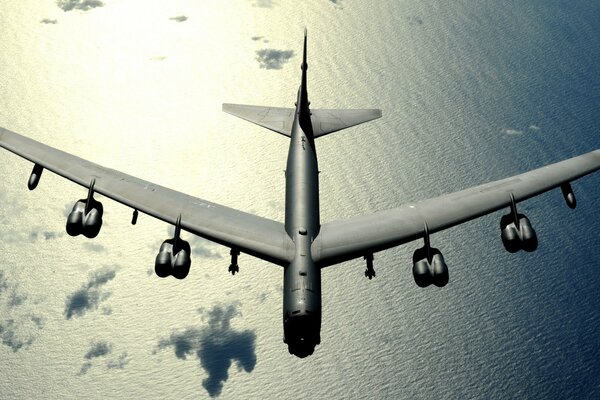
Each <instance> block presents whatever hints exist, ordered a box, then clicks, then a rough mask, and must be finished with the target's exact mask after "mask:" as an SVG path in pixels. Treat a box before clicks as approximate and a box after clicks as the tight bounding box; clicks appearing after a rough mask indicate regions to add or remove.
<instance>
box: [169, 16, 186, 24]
mask: <svg viewBox="0 0 600 400" xmlns="http://www.w3.org/2000/svg"><path fill="white" fill-rule="evenodd" d="M169 19H170V20H171V21H175V22H185V21H187V20H188V17H186V16H185V15H178V16H176V17H171V18H169Z"/></svg>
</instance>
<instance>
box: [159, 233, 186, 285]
mask: <svg viewBox="0 0 600 400" xmlns="http://www.w3.org/2000/svg"><path fill="white" fill-rule="evenodd" d="M191 253H192V251H191V247H190V244H189V243H188V242H186V241H185V240H183V239H180V238H171V239H167V240H165V241H164V242H163V243H162V245H161V246H160V250H159V251H158V254H157V255H156V261H155V262H154V272H156V275H158V276H159V277H161V278H166V277H167V276H169V275H173V276H174V277H175V278H177V279H184V278H185V277H186V276H188V273H189V272H190V266H191V265H192V259H191Z"/></svg>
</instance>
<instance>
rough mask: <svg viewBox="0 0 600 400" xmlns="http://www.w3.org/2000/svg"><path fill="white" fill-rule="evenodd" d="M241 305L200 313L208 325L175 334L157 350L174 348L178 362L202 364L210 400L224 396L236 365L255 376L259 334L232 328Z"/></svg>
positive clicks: (230, 305) (214, 308)
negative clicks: (257, 336) (257, 337)
mask: <svg viewBox="0 0 600 400" xmlns="http://www.w3.org/2000/svg"><path fill="white" fill-rule="evenodd" d="M239 305H240V303H239V302H234V303H232V304H229V305H227V306H225V305H221V304H217V305H215V306H214V307H213V308H212V309H211V310H209V311H204V310H203V309H200V310H199V312H200V313H201V315H202V319H203V320H207V325H204V326H202V327H200V328H197V327H188V328H186V329H184V330H183V331H179V332H177V331H174V332H172V333H171V335H170V336H169V337H168V338H166V339H162V340H160V341H159V343H158V349H166V348H169V347H172V348H173V350H174V352H175V356H176V357H177V358H179V359H182V360H185V359H187V358H188V357H193V356H195V357H196V358H197V359H198V360H199V362H200V366H201V367H202V368H203V369H204V370H205V371H206V373H207V374H208V376H207V377H206V378H205V379H204V380H203V381H202V386H203V387H204V388H205V389H206V391H207V392H208V394H209V395H210V396H211V397H216V396H219V395H220V394H221V391H222V390H223V385H224V384H225V382H226V381H227V379H229V368H230V367H231V364H232V363H233V362H235V363H236V365H237V367H238V370H242V369H243V370H244V371H246V372H252V371H253V370H254V367H255V366H256V334H255V333H254V332H253V331H250V330H245V331H237V330H235V329H233V328H232V327H231V320H232V319H233V318H234V317H236V316H239V315H240V312H239V310H238V307H239Z"/></svg>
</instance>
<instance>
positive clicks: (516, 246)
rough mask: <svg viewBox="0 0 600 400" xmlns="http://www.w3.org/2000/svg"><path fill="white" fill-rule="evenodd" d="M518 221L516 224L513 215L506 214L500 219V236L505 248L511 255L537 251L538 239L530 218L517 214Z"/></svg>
mask: <svg viewBox="0 0 600 400" xmlns="http://www.w3.org/2000/svg"><path fill="white" fill-rule="evenodd" d="M517 221H518V223H515V218H514V216H513V214H512V213H510V214H506V215H504V216H502V218H501V219H500V230H501V235H500V236H501V238H502V244H503V245H504V248H505V249H506V251H508V252H510V253H516V252H517V251H519V250H525V251H527V252H532V251H535V250H536V249H537V247H538V239H537V234H536V233H535V230H534V229H533V227H532V226H531V222H530V221H529V218H527V217H526V216H525V215H523V214H518V213H517Z"/></svg>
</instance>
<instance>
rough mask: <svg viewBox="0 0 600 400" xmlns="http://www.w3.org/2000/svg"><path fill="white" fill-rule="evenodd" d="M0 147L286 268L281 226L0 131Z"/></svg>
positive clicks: (286, 244) (287, 246)
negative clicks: (179, 218) (92, 182)
mask: <svg viewBox="0 0 600 400" xmlns="http://www.w3.org/2000/svg"><path fill="white" fill-rule="evenodd" d="M0 147H4V148H5V149H7V150H9V151H11V152H13V153H15V154H17V155H19V156H21V157H23V158H25V159H27V160H29V161H31V162H34V163H36V164H39V165H41V166H42V167H44V168H45V169H48V170H49V171H52V172H54V173H56V174H58V175H60V176H63V177H65V178H67V179H69V180H71V181H72V182H75V183H77V184H79V185H81V186H84V187H86V188H87V187H89V185H90V183H91V180H92V179H95V185H94V191H95V192H98V193H100V194H102V195H104V196H106V197H109V198H111V199H113V200H116V201H118V202H119V203H122V204H125V205H127V206H130V207H132V208H135V209H137V210H139V211H141V212H144V213H146V214H148V215H151V216H153V217H156V218H158V219H160V220H163V221H165V222H168V223H170V224H175V222H176V220H177V217H178V216H179V214H181V226H182V228H183V229H184V230H186V231H188V232H190V233H193V234H195V235H198V236H201V237H204V238H206V239H209V240H212V241H214V242H217V243H220V244H222V245H225V246H228V247H235V248H237V249H239V250H240V251H242V252H244V253H247V254H251V255H253V256H256V257H258V258H261V259H264V260H267V261H270V262H273V263H276V264H279V265H285V264H286V263H287V262H288V258H289V252H290V251H291V246H292V244H291V243H290V242H291V239H289V237H288V236H287V234H286V232H285V229H284V226H283V224H281V223H280V222H276V221H273V220H270V219H267V218H262V217H258V216H255V215H252V214H248V213H245V212H242V211H238V210H235V209H233V208H229V207H225V206H221V205H219V204H216V203H212V202H209V201H206V200H202V199H199V198H196V197H193V196H189V195H186V194H184V193H181V192H177V191H175V190H171V189H168V188H166V187H163V186H160V185H156V184H153V183H151V182H147V181H144V180H142V179H139V178H136V177H133V176H131V175H127V174H125V173H122V172H120V171H117V170H114V169H110V168H105V167H102V166H100V165H98V164H95V163H92V162H90V161H87V160H84V159H82V158H79V157H76V156H74V155H71V154H69V153H66V152H63V151H61V150H58V149H55V148H53V147H50V146H47V145H45V144H42V143H39V142H37V141H35V140H33V139H30V138H27V137H25V136H22V135H19V134H17V133H14V132H11V131H9V130H6V129H4V128H0Z"/></svg>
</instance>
